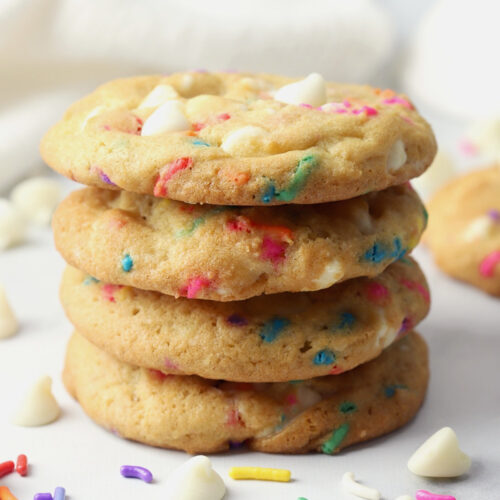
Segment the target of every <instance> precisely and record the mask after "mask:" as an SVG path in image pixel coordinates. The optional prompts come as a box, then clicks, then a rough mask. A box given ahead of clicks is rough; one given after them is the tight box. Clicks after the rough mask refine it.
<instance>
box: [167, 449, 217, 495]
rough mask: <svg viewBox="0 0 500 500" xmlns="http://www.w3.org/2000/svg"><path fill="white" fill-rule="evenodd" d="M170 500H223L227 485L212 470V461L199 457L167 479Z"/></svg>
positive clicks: (183, 465)
mask: <svg viewBox="0 0 500 500" xmlns="http://www.w3.org/2000/svg"><path fill="white" fill-rule="evenodd" d="M165 491H167V492H168V496H167V498H168V499H169V500H221V499H222V498H223V497H224V495H225V494H226V485H225V484H224V481H223V480H222V478H221V477H220V476H219V474H217V472H215V471H214V470H213V468H212V463H211V462H210V460H209V459H208V458H207V457H205V456H203V455H198V456H196V457H193V458H191V459H189V460H188V461H187V462H184V464H182V465H181V466H180V467H179V468H177V469H176V470H175V471H173V472H172V474H171V475H170V476H169V478H168V479H167V484H166V485H165Z"/></svg>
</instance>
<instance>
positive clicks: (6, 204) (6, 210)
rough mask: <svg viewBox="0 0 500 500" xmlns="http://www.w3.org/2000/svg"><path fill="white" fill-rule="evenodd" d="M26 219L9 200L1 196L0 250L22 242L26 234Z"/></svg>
mask: <svg viewBox="0 0 500 500" xmlns="http://www.w3.org/2000/svg"><path fill="white" fill-rule="evenodd" d="M26 229H27V225H26V220H25V218H24V217H23V216H22V214H21V212H20V211H19V209H18V208H16V207H15V206H14V204H13V203H11V202H10V201H9V200H6V199H3V198H0V251H2V250H5V249H6V248H9V247H10V246H13V245H16V244H18V243H21V242H22V241H23V240H24V236H25V234H26Z"/></svg>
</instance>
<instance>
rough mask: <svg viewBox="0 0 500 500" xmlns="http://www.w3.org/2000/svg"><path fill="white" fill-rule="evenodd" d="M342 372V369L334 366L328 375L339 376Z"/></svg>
mask: <svg viewBox="0 0 500 500" xmlns="http://www.w3.org/2000/svg"><path fill="white" fill-rule="evenodd" d="M343 372H344V370H342V368H339V367H338V366H337V365H334V366H333V367H332V369H331V370H330V371H329V372H328V373H329V374H330V375H340V374H341V373H343Z"/></svg>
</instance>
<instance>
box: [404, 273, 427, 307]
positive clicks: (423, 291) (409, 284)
mask: <svg viewBox="0 0 500 500" xmlns="http://www.w3.org/2000/svg"><path fill="white" fill-rule="evenodd" d="M400 283H401V284H402V285H403V286H405V287H406V288H408V290H415V291H416V292H418V293H419V294H420V295H421V296H422V297H423V298H424V300H425V301H426V302H427V303H429V302H430V300H431V296H430V294H429V290H427V288H425V287H424V286H423V285H422V284H421V283H417V282H416V281H410V280H406V279H402V280H401V281H400Z"/></svg>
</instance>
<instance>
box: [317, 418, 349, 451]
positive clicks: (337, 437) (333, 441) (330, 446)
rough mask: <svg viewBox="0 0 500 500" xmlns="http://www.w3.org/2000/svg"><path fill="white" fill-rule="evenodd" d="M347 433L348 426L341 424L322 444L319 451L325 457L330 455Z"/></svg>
mask: <svg viewBox="0 0 500 500" xmlns="http://www.w3.org/2000/svg"><path fill="white" fill-rule="evenodd" d="M348 432H349V424H348V423H347V422H346V423H345V424H342V425H341V426H340V427H339V428H338V429H335V430H334V431H333V432H332V435H331V436H330V439H328V441H325V442H324V443H323V446H322V447H321V451H322V452H323V453H326V454H327V455H331V454H332V453H334V452H335V450H336V449H337V448H338V447H339V446H340V444H341V443H342V441H343V440H344V438H345V437H346V435H347V433H348Z"/></svg>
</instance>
